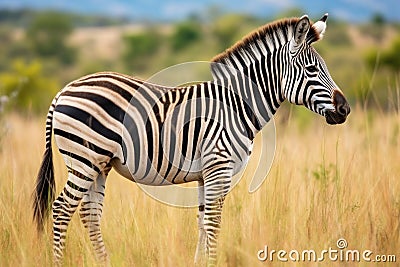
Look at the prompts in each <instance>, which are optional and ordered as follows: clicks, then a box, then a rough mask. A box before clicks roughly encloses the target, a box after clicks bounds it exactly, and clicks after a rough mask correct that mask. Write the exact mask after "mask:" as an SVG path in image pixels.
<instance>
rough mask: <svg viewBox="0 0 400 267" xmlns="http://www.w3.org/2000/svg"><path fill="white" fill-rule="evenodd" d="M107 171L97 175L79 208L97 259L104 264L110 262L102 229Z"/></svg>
mask: <svg viewBox="0 0 400 267" xmlns="http://www.w3.org/2000/svg"><path fill="white" fill-rule="evenodd" d="M107 173H108V172H104V173H102V174H100V175H99V176H98V177H97V179H96V181H95V182H94V183H93V184H92V186H91V187H90V188H89V190H88V191H87V192H86V193H85V195H84V196H83V199H82V202H81V207H80V209H79V216H80V218H81V221H82V223H83V225H84V226H85V228H86V229H87V230H88V232H89V238H90V241H91V243H92V245H93V248H94V251H95V253H96V259H97V260H98V261H99V262H100V263H102V264H107V262H108V256H107V251H106V248H105V245H104V242H103V237H102V234H101V229H100V220H101V215H102V211H103V201H104V191H105V182H106V177H107Z"/></svg>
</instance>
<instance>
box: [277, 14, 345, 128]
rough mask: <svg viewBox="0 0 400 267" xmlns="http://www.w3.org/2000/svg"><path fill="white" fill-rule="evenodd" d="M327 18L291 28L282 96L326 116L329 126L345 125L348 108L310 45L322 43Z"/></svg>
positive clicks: (303, 22) (300, 22)
mask: <svg viewBox="0 0 400 267" xmlns="http://www.w3.org/2000/svg"><path fill="white" fill-rule="evenodd" d="M327 18H328V14H325V15H324V16H323V17H322V18H321V19H320V20H319V21H317V22H315V23H314V24H311V22H310V20H309V19H308V16H307V15H304V16H302V17H301V18H300V19H299V20H298V21H297V23H296V24H295V26H294V29H293V36H292V38H291V39H290V41H289V43H288V45H287V48H288V52H289V56H288V62H287V64H286V68H285V69H284V70H283V79H282V81H283V83H282V86H283V88H282V90H283V95H284V96H285V97H286V99H288V101H289V102H291V103H294V104H297V105H304V106H305V107H307V108H308V109H310V110H312V111H314V112H316V113H318V114H320V115H322V116H325V118H326V122H327V123H328V124H340V123H343V122H345V121H346V118H347V115H348V114H349V113H350V106H349V104H348V102H347V100H346V98H345V97H344V95H343V93H342V91H341V90H340V89H339V87H338V86H337V85H336V83H335V82H334V81H333V79H332V77H331V75H330V74H329V71H328V68H327V67H326V64H325V62H324V60H323V59H322V57H321V56H320V55H319V54H318V53H317V51H316V50H315V49H314V47H313V46H312V44H313V43H314V42H316V41H318V40H320V39H322V37H323V35H324V33H325V29H326V20H327Z"/></svg>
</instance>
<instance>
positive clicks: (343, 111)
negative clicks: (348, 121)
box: [336, 103, 350, 116]
mask: <svg viewBox="0 0 400 267" xmlns="http://www.w3.org/2000/svg"><path fill="white" fill-rule="evenodd" d="M336 111H337V113H339V114H340V115H342V116H347V115H348V114H349V113H350V106H349V104H347V103H345V104H342V105H337V106H336Z"/></svg>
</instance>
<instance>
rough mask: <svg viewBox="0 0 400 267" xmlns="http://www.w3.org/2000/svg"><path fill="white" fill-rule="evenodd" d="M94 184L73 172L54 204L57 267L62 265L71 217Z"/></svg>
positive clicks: (87, 178) (54, 240) (55, 260)
mask: <svg viewBox="0 0 400 267" xmlns="http://www.w3.org/2000/svg"><path fill="white" fill-rule="evenodd" d="M92 183H93V179H91V178H89V177H87V176H84V175H82V174H81V173H79V172H77V171H74V170H71V171H70V172H69V173H68V181H67V184H66V185H65V187H64V189H63V191H62V192H61V193H60V195H59V196H58V197H57V199H56V200H55V201H54V202H53V205H52V208H53V250H54V263H55V264H56V265H60V264H61V263H62V257H63V250H64V247H65V239H66V235H67V228H68V224H69V222H70V221H71V217H72V215H73V214H74V212H75V211H76V208H77V207H78V205H79V202H80V201H81V199H82V197H83V195H84V194H85V193H86V192H87V191H88V189H89V187H90V186H91V185H92Z"/></svg>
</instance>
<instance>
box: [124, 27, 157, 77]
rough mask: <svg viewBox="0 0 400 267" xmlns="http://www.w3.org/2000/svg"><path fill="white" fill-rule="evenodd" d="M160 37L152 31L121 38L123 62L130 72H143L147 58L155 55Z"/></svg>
mask: <svg viewBox="0 0 400 267" xmlns="http://www.w3.org/2000/svg"><path fill="white" fill-rule="evenodd" d="M160 38H161V36H160V35H159V34H158V33H157V32H156V31H154V30H151V29H150V30H146V31H145V32H143V33H137V34H129V35H125V36H124V37H123V42H124V52H123V53H122V57H123V62H124V63H125V65H126V67H127V68H129V69H130V70H131V71H143V69H146V68H147V67H148V63H149V58H150V57H151V56H153V55H154V54H156V53H157V51H158V49H159V47H160Z"/></svg>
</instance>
